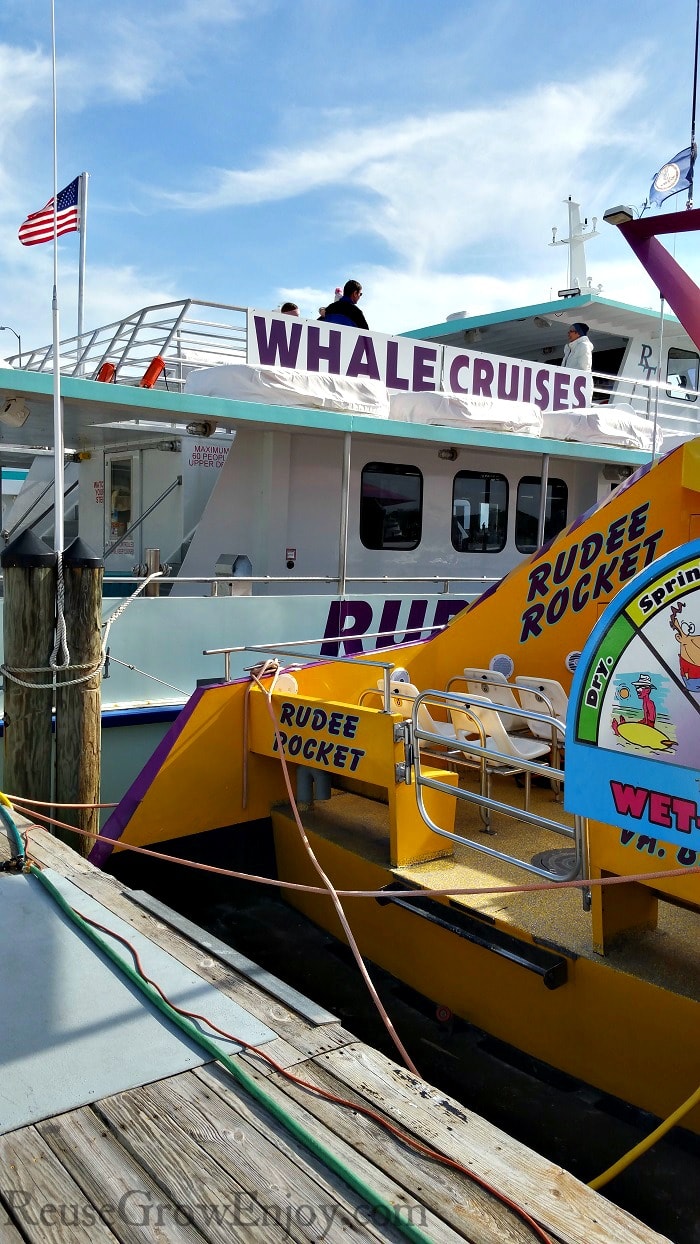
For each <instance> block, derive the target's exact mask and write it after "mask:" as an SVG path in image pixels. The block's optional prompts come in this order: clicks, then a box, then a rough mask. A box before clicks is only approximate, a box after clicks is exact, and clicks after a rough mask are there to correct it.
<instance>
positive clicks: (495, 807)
mask: <svg viewBox="0 0 700 1244" xmlns="http://www.w3.org/2000/svg"><path fill="white" fill-rule="evenodd" d="M398 690H400V685H399V686H398ZM480 701H481V704H482V707H483V697H478V696H474V697H471V696H469V695H455V694H452V693H450V692H447V691H423V692H420V693H419V695H418V696H416V698H415V700H414V701H413V705H412V713H411V733H412V736H413V743H414V746H413V769H414V775H415V785H416V799H417V801H418V809H419V811H420V814H421V817H422V818H423V820H424V821H425V823H426V825H427V826H428V827H429V828H430V829H431V830H432V831H433V833H436V834H439V835H440V836H441V837H443V838H448V839H450V840H451V841H452V842H458V843H460V844H461V845H462V846H466V847H470V848H472V849H473V850H474V851H480V852H481V853H482V854H484V855H488V856H491V857H492V858H493V859H497V860H501V861H502V862H504V863H507V864H512V865H513V866H514V867H516V868H521V869H524V870H525V871H526V872H530V873H535V874H536V875H537V876H539V877H545V878H547V880H550V881H573V880H575V878H577V877H582V876H586V875H587V871H586V866H587V844H586V822H585V819H584V818H583V817H580V816H578V815H575V816H574V818H573V819H574V825H573V828H570V827H569V826H568V825H563V824H562V823H561V822H560V821H555V820H552V819H550V818H549V817H543V816H540V815H538V814H537V813H535V812H531V811H530V810H529V809H525V808H522V807H516V806H515V805H513V804H508V803H503V802H502V801H501V800H498V799H493V798H492V797H491V796H490V794H489V784H488V782H487V767H488V766H490V767H491V769H492V771H493V772H495V773H498V771H499V770H500V772H501V773H502V774H508V773H512V772H514V770H515V768H516V767H517V769H518V770H523V771H526V772H528V773H530V774H531V775H532V774H535V775H536V776H539V777H543V778H546V779H547V780H548V781H550V782H556V783H560V784H561V785H562V786H563V784H564V772H563V770H561V769H559V768H557V769H554V768H552V766H551V765H548V764H542V763H540V762H539V761H536V760H526V759H524V758H521V759H518V760H517V766H516V765H515V764H514V760H513V757H512V756H509V755H507V754H506V753H505V752H499V751H497V750H495V748H494V747H493V746H490V747H488V748H487V747H486V735H485V731H484V727H483V725H482V723H481V721H480V720H479V716H478V706H479V703H480ZM428 704H432V705H434V706H435V707H437V708H441V709H443V710H444V711H445V712H447V713H448V714H449V711H450V708H453V709H457V710H458V711H459V712H462V713H464V712H465V711H466V713H467V715H468V716H469V717H470V719H471V720H472V721H473V722H474V735H475V738H474V740H471V739H459V738H455V737H454V736H453V735H451V734H448V733H447V732H446V733H445V734H444V735H441V734H439V733H435V731H432V730H426V729H424V728H422V727H421V726H419V724H418V717H419V710H420V707H421V705H426V706H427V705H428ZM470 707H471V709H472V711H470ZM489 711H494V712H497V713H498V715H499V717H500V716H502V714H504V713H506V712H507V713H508V714H509V715H510V714H513V715H514V716H519V717H522V718H523V724H525V723H526V722H527V720H528V719H532V720H535V719H536V720H538V721H541V722H543V723H545V724H546V725H548V726H550V727H551V728H552V730H557V731H559V732H560V733H561V736H562V739H563V738H564V726H563V725H562V723H561V722H560V721H557V719H556V718H554V717H548V716H547V715H546V714H539V713H533V712H529V711H526V710H524V709H516V708H513V707H510V706H509V707H508V709H505V708H503V706H501V705H498V704H494V703H489ZM438 724H439V723H438ZM422 743H425V744H426V745H427V748H426V749H422V748H421V744H422ZM435 748H438V749H439V750H440V751H442V753H443V755H444V756H446V757H448V758H449V757H450V756H452V757H456V758H459V757H466V758H467V763H468V764H470V766H471V767H476V768H477V769H478V770H479V774H480V788H479V791H478V792H477V791H470V790H467V789H466V788H464V787H460V786H456V787H455V786H453V785H451V784H449V783H447V782H441V781H440V780H439V779H438V778H435V777H434V776H432V775H428V774H427V773H426V772H425V771H424V765H423V761H422V758H421V751H424V753H427V756H429V757H430V759H431V760H434V759H435ZM431 749H432V752H431ZM425 789H428V790H436V791H442V792H443V793H444V794H447V795H454V796H455V797H456V798H457V799H460V800H463V801H464V802H466V803H471V804H474V805H476V806H477V807H478V808H479V810H480V811H483V810H485V811H486V812H487V813H488V814H490V813H491V812H500V813H502V814H503V815H505V816H509V817H512V818H514V819H517V820H519V821H525V822H526V823H528V824H530V825H535V826H537V827H538V828H541V829H545V830H549V831H550V832H552V833H556V834H561V835H563V836H564V837H565V838H569V839H571V840H572V841H573V844H574V862H573V864H572V866H571V868H570V869H569V870H568V871H567V872H566V873H563V874H562V873H560V872H556V873H554V872H552V871H550V870H549V869H546V868H542V867H540V866H539V865H537V864H533V863H532V862H531V861H529V860H523V859H520V858H519V857H518V856H513V855H507V854H506V853H505V852H503V851H497V850H496V849H495V848H494V847H489V846H486V844H485V843H484V842H483V841H479V840H477V839H473V838H466V837H464V836H463V835H461V834H456V833H454V831H452V830H446V829H444V828H443V827H442V826H441V825H437V824H436V823H435V821H434V820H433V818H432V817H431V816H430V813H429V812H428V810H427V808H426V805H425V799H424V795H423V792H424V790H425Z"/></svg>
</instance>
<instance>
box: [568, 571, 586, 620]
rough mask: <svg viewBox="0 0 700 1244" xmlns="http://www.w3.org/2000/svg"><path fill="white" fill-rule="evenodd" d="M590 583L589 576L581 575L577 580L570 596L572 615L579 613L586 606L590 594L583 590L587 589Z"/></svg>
mask: <svg viewBox="0 0 700 1244" xmlns="http://www.w3.org/2000/svg"><path fill="white" fill-rule="evenodd" d="M590 581H591V576H590V575H589V574H582V575H581V578H580V579H579V580H578V583H577V584H576V586H575V588H574V590H573V592H572V595H571V608H572V609H573V611H574V613H580V612H581V610H582V609H583V608H584V606H585V605H587V604H588V600H589V598H590V595H591V594H590V592H586V591H585V589H586V588H587V587H588V584H589V583H590Z"/></svg>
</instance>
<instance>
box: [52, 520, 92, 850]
mask: <svg viewBox="0 0 700 1244" xmlns="http://www.w3.org/2000/svg"><path fill="white" fill-rule="evenodd" d="M102 576H103V563H102V559H101V558H100V557H98V556H97V554H96V553H94V552H93V550H92V549H90V548H89V547H88V546H87V545H86V544H85V542H84V541H83V540H81V539H80V538H78V539H76V540H73V542H72V543H71V544H70V545H69V546H68V548H67V549H66V550H65V552H64V554H63V580H64V616H65V621H66V641H67V644H68V650H69V654H70V665H71V667H72V668H71V669H70V670H69V671H68V673H67V674H66V675H65V676H62V675H61V674H60V673H59V674H58V677H57V688H56V795H55V799H56V803H57V804H78V805H79V804H86V805H88V806H87V807H75V808H62V807H59V808H57V809H56V816H57V819H58V820H61V821H67V822H68V823H69V824H71V825H75V826H76V828H77V829H82V830H86V831H87V832H88V833H91V834H97V833H99V828H100V825H99V811H98V809H97V808H96V807H95V806H94V805H96V804H97V803H99V800H100V742H101V708H102V697H101V684H102V666H101V661H100V655H101V650H102V630H101V624H102ZM76 666H77V667H78V668H75V667H76ZM81 666H83V667H85V668H82V669H81V668H80V667H81ZM90 668H94V669H96V671H97V672H96V673H95V674H93V676H92V677H91V678H89V679H88V680H86V681H85V680H84V681H82V682H78V683H76V682H73V681H72V680H73V679H75V678H76V677H78V676H79V675H80V674H84V673H86V672H87V670H88V669H90ZM56 834H57V836H58V837H60V838H62V839H63V841H64V842H67V843H68V844H69V845H70V846H72V847H73V848H74V849H75V850H76V851H79V852H80V853H81V854H82V855H87V853H88V851H89V850H90V848H91V846H92V839H90V838H84V837H82V835H80V834H73V833H71V832H70V831H69V830H61V829H57V830H56Z"/></svg>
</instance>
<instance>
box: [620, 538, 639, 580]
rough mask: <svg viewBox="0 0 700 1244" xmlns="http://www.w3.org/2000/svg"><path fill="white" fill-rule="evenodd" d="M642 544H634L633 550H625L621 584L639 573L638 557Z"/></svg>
mask: <svg viewBox="0 0 700 1244" xmlns="http://www.w3.org/2000/svg"><path fill="white" fill-rule="evenodd" d="M641 547H642V546H641V544H633V545H632V547H631V548H629V549H625V551H624V553H623V554H622V557H621V558H620V583H624V582H625V581H626V580H627V579H631V578H633V576H634V575H636V573H637V557H638V555H639V550H640V549H641Z"/></svg>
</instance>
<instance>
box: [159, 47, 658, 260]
mask: <svg viewBox="0 0 700 1244" xmlns="http://www.w3.org/2000/svg"><path fill="white" fill-rule="evenodd" d="M638 89H639V75H638V66H637V65H635V64H632V63H628V64H626V65H625V66H614V67H613V68H611V69H609V70H606V71H600V72H598V73H596V74H595V75H591V76H589V77H588V79H586V80H582V81H579V82H577V83H574V84H564V83H559V84H553V85H549V86H545V87H537V88H535V89H534V90H532V91H530V92H527V93H523V94H521V95H519V96H515V97H512V98H511V99H509V100H507V101H506V102H505V103H503V104H500V105H498V106H494V107H491V108H471V109H463V110H459V111H457V110H452V111H450V112H442V113H432V114H430V115H428V116H426V117H422V118H421V117H415V116H414V117H408V118H406V119H404V120H402V121H399V122H392V123H389V124H376V125H371V126H364V127H355V128H350V127H348V126H347V125H343V124H341V125H339V127H338V128H337V130H336V131H335V132H334V133H330V134H328V133H326V134H325V135H324V138H323V139H322V140H320V141H318V142H317V143H316V144H315V145H307V146H305V147H302V148H300V149H296V150H293V149H289V148H285V149H280V150H275V151H272V152H270V153H269V155H268V156H267V157H266V158H264V159H263V160H262V161H261V162H260V163H259V165H258V166H257V167H255V168H252V169H248V170H235V169H234V170H221V169H220V170H213V171H212V172H211V173H210V175H208V176H207V178H206V179H205V178H202V181H203V182H206V183H207V184H209V185H210V186H212V188H211V189H210V190H207V191H205V192H192V193H190V194H187V193H177V194H171V195H168V196H166V201H169V202H170V203H172V204H173V205H175V206H177V207H180V208H186V209H189V210H191V211H206V210H213V209H221V208H226V207H235V206H241V205H250V204H255V203H269V202H274V201H281V200H286V199H290V198H293V197H295V196H297V195H301V194H308V193H310V192H312V191H314V190H318V189H319V188H321V187H330V186H335V187H342V189H343V193H342V196H341V197H340V200H339V203H340V206H339V207H337V208H336V213H337V217H336V221H337V224H339V226H340V229H341V231H342V232H345V233H346V234H347V233H363V234H365V235H366V234H370V235H371V234H374V235H375V236H376V237H379V238H380V239H381V240H382V241H383V242H384V243H385V244H386V245H387V246H388V247H389V248H390V250H391V251H393V252H394V253H395V254H396V255H398V256H400V257H401V258H402V260H403V261H404V262H410V264H411V266H412V267H413V268H415V269H416V270H418V271H421V270H423V269H425V270H428V269H429V268H434V267H435V266H439V265H441V264H442V263H443V262H445V261H447V260H448V259H449V258H450V257H454V256H455V255H458V254H459V253H460V252H463V253H465V252H467V251H468V250H473V248H475V247H477V246H478V245H480V244H481V243H483V242H485V241H486V240H488V241H489V242H490V244H491V245H492V246H493V245H494V243H495V242H499V243H501V242H505V243H506V244H508V245H510V246H511V247H512V248H513V249H519V248H522V246H523V244H524V245H525V246H526V245H527V244H528V241H530V242H534V240H535V238H536V237H537V236H538V234H539V233H540V232H541V230H542V228H543V225H542V219H543V212H545V211H546V213H547V216H549V214H550V213H551V204H552V202H556V201H558V200H560V199H562V198H564V197H565V196H566V194H567V193H568V192H569V190H570V187H571V184H572V182H573V181H576V183H577V185H579V186H581V184H582V183H583V188H585V187H587V186H590V185H591V184H592V166H593V163H594V161H599V160H600V155H601V151H603V150H605V149H608V150H613V151H619V152H620V153H622V150H623V148H624V147H625V146H626V145H627V144H628V142H629V135H628V134H627V133H625V132H623V131H622V130H621V128H620V118H621V117H623V116H624V113H625V110H626V109H628V108H629V106H630V103H631V101H633V100H634V96H635V93H636V92H637V90H638ZM328 121H329V118H328V116H326V117H325V118H324V125H325V126H326V127H327V125H328ZM596 180H599V178H597V179H596ZM547 223H548V224H549V221H548V222H547Z"/></svg>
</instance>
